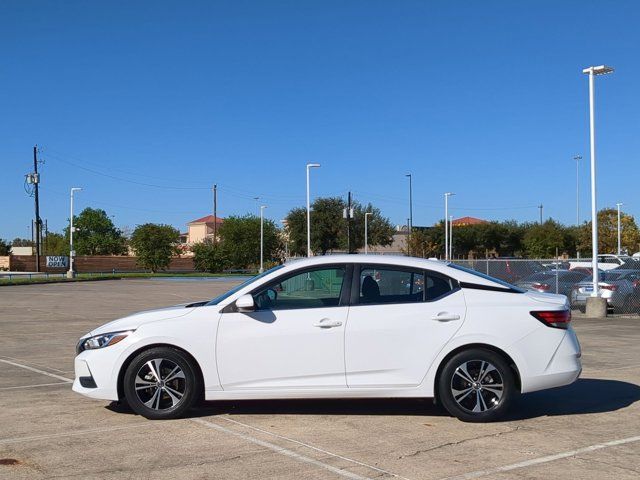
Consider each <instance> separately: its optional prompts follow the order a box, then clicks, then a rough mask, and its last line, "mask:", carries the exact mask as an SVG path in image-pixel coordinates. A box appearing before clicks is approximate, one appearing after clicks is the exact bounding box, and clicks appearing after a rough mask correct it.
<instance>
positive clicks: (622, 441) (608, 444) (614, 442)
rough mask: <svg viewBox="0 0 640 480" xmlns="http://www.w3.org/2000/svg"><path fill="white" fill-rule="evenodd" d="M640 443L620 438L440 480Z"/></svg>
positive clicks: (465, 479) (459, 479)
mask: <svg viewBox="0 0 640 480" xmlns="http://www.w3.org/2000/svg"><path fill="white" fill-rule="evenodd" d="M634 442H640V436H637V437H628V438H622V439H620V440H611V441H610V442H604V443H597V444H595V445H590V446H588V447H583V448H578V449H576V450H570V451H568V452H562V453H557V454H555V455H547V456H546V457H540V458H533V459H531V460H525V461H524V462H518V463H512V464H511V465H504V466H502V467H495V468H487V469H486V470H477V471H475V472H469V473H464V474H462V475H456V476H454V477H446V478H444V479H442V480H471V479H474V478H480V477H485V476H487V475H495V474H496V473H503V472H510V471H511V470H517V469H519V468H525V467H531V466H533V465H540V464H541V463H548V462H553V461H555V460H561V459H563V458H568V457H573V456H575V455H579V454H581V453H589V452H593V451H595V450H601V449H603V448H609V447H616V446H618V445H624V444H626V443H634Z"/></svg>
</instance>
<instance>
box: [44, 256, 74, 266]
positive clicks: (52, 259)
mask: <svg viewBox="0 0 640 480" xmlns="http://www.w3.org/2000/svg"><path fill="white" fill-rule="evenodd" d="M68 266H69V257H64V256H47V268H67V267H68Z"/></svg>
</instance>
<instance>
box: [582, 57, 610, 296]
mask: <svg viewBox="0 0 640 480" xmlns="http://www.w3.org/2000/svg"><path fill="white" fill-rule="evenodd" d="M611 72H613V68H611V67H607V66H606V65H600V66H597V67H588V68H585V69H584V70H582V73H586V74H587V75H589V136H590V147H591V252H592V253H591V256H592V258H591V269H592V270H593V292H592V293H591V296H592V297H598V296H600V295H599V293H600V292H599V291H598V208H597V203H596V123H595V110H594V87H595V85H594V80H595V77H596V75H606V74H607V73H611Z"/></svg>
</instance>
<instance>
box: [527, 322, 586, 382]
mask: <svg viewBox="0 0 640 480" xmlns="http://www.w3.org/2000/svg"><path fill="white" fill-rule="evenodd" d="M581 356H582V352H581V349H580V343H579V342H578V337H577V336H576V334H575V332H574V331H573V329H572V328H571V327H569V329H568V330H567V332H566V334H565V335H564V337H563V339H562V341H561V342H560V345H559V346H558V348H557V349H556V351H555V352H554V354H553V356H552V357H551V360H549V363H548V364H547V367H546V368H545V369H544V371H543V372H541V373H540V374H538V375H533V376H529V377H528V378H527V381H526V382H523V385H522V393H527V392H535V391H537V390H544V389H547V388H554V387H561V386H563V385H569V384H570V383H573V382H575V381H576V380H577V379H578V377H579V376H580V373H581V372H582V362H581V360H580V357H581Z"/></svg>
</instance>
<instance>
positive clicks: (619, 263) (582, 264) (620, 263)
mask: <svg viewBox="0 0 640 480" xmlns="http://www.w3.org/2000/svg"><path fill="white" fill-rule="evenodd" d="M637 260H638V259H634V258H633V257H630V256H629V255H612V254H608V253H605V254H602V255H598V269H600V270H613V269H614V268H627V266H629V268H638V267H640V262H637ZM569 263H570V268H571V270H575V269H576V268H591V259H587V260H576V261H572V262H569ZM636 264H637V265H638V267H636V266H635V265H636Z"/></svg>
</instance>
